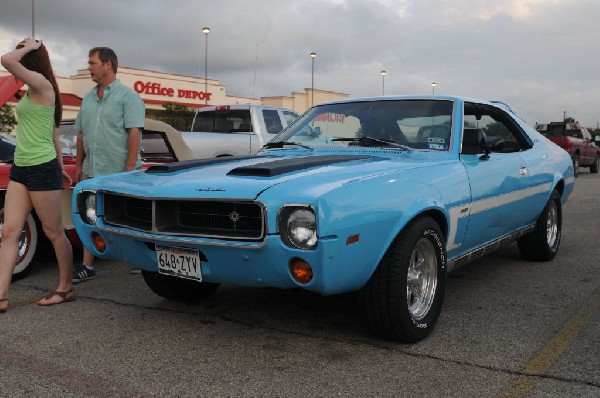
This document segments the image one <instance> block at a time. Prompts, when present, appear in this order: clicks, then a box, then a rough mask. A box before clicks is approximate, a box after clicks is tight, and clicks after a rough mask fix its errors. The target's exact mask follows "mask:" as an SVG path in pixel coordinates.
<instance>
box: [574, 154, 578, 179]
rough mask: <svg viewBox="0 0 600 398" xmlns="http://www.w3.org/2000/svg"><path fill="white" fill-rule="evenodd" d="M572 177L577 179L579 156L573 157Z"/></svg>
mask: <svg viewBox="0 0 600 398" xmlns="http://www.w3.org/2000/svg"><path fill="white" fill-rule="evenodd" d="M573 175H574V176H575V177H577V176H578V175H579V155H578V154H575V155H573Z"/></svg>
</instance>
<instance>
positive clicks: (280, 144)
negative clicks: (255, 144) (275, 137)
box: [263, 141, 313, 151]
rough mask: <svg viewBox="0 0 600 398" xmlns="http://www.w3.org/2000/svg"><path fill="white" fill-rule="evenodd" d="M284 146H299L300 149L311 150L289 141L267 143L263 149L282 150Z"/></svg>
mask: <svg viewBox="0 0 600 398" xmlns="http://www.w3.org/2000/svg"><path fill="white" fill-rule="evenodd" d="M286 145H293V146H299V147H302V148H306V149H310V150H311V151H312V150H313V149H312V148H311V147H309V146H308V145H303V144H299V143H297V142H290V141H276V142H267V143H266V144H265V145H263V149H271V148H283V147H284V146H286Z"/></svg>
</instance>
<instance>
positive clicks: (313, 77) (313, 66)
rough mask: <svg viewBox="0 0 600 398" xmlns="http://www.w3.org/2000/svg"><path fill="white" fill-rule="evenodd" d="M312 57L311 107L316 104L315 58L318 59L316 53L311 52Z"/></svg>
mask: <svg viewBox="0 0 600 398" xmlns="http://www.w3.org/2000/svg"><path fill="white" fill-rule="evenodd" d="M310 57H311V58H312V75H311V81H310V106H311V107H312V106H313V105H314V104H315V58H317V53H316V52H314V51H313V52H311V53H310Z"/></svg>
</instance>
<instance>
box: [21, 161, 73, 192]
mask: <svg viewBox="0 0 600 398" xmlns="http://www.w3.org/2000/svg"><path fill="white" fill-rule="evenodd" d="M10 179H11V180H12V181H14V182H18V183H20V184H23V185H25V186H26V187H27V189H28V190H29V191H56V190H60V189H62V170H61V168H60V163H58V159H53V160H51V161H49V162H46V163H42V164H38V165H35V166H17V165H16V164H13V165H12V167H11V168H10Z"/></svg>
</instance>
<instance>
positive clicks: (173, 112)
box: [146, 104, 196, 131]
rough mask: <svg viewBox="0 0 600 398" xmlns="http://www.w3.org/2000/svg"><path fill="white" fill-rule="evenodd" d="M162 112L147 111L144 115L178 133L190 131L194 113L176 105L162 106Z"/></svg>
mask: <svg viewBox="0 0 600 398" xmlns="http://www.w3.org/2000/svg"><path fill="white" fill-rule="evenodd" d="M162 107H163V108H164V110H155V109H147V110H146V115H147V116H148V117H150V118H152V119H157V120H160V121H163V122H165V123H167V124H169V125H171V126H173V128H175V129H176V130H179V131H184V130H190V129H191V127H192V120H193V119H194V115H195V113H196V112H195V111H194V110H191V109H190V108H188V107H186V106H183V105H178V104H164V105H163V106H162Z"/></svg>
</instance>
